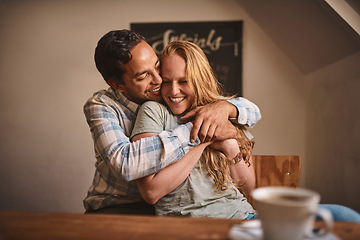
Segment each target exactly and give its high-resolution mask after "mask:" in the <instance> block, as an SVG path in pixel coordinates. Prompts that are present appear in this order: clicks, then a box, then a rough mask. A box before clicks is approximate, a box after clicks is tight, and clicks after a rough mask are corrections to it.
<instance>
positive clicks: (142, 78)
mask: <svg viewBox="0 0 360 240" xmlns="http://www.w3.org/2000/svg"><path fill="white" fill-rule="evenodd" d="M147 76H148V74H147V73H145V74H143V75H141V76H140V77H138V78H137V79H136V80H137V81H141V80H144V79H145V78H146V77H147Z"/></svg>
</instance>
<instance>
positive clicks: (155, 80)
mask: <svg viewBox="0 0 360 240" xmlns="http://www.w3.org/2000/svg"><path fill="white" fill-rule="evenodd" d="M153 76H154V77H153V84H161V83H162V78H161V76H160V74H159V72H158V71H155V73H154V74H153Z"/></svg>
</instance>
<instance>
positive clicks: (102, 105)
mask: <svg viewBox="0 0 360 240" xmlns="http://www.w3.org/2000/svg"><path fill="white" fill-rule="evenodd" d="M230 102H232V103H233V104H234V105H235V106H236V107H237V109H238V111H239V117H238V122H239V123H241V124H247V125H249V126H250V127H252V126H253V125H255V123H256V122H257V121H258V120H260V118H261V115H260V111H259V108H258V107H257V106H256V105H255V104H253V103H251V102H250V101H248V100H246V99H244V98H236V99H234V100H230ZM138 107H139V105H138V104H136V103H134V102H131V101H130V100H128V99H127V98H126V97H125V96H124V95H123V94H122V93H120V92H118V91H116V90H114V89H112V88H109V89H107V90H101V91H98V92H96V93H94V95H93V96H92V97H91V98H90V99H89V100H88V101H87V102H86V103H85V105H84V113H85V116H86V120H87V123H88V124H89V127H90V131H91V134H92V138H93V140H94V148H95V157H96V163H95V167H96V170H95V175H94V179H93V183H92V186H91V187H90V188H89V190H88V194H87V197H86V198H85V199H84V206H85V209H86V210H97V209H101V208H104V207H109V206H113V205H117V204H123V203H131V202H139V201H142V198H141V195H140V193H139V190H138V188H137V185H136V181H133V180H136V179H138V178H142V177H145V176H149V175H151V174H154V173H157V172H159V171H160V170H161V169H163V168H165V167H166V166H169V165H170V164H172V163H174V162H176V161H178V160H180V159H181V158H182V157H183V156H184V155H185V154H186V153H187V152H188V151H189V150H190V149H191V148H192V147H193V146H194V145H196V144H198V141H197V142H195V143H191V142H190V141H189V139H190V131H191V128H192V124H191V123H186V124H184V125H181V126H179V127H177V128H176V129H173V130H172V131H164V132H162V133H160V134H159V135H155V136H152V137H150V138H143V139H140V140H139V141H136V142H132V143H131V142H130V140H129V136H130V134H131V131H132V128H133V125H134V123H135V120H136V115H137V111H138Z"/></svg>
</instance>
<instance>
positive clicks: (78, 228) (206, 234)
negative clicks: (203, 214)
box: [0, 211, 360, 240]
mask: <svg viewBox="0 0 360 240" xmlns="http://www.w3.org/2000/svg"><path fill="white" fill-rule="evenodd" d="M241 222H242V220H224V219H208V218H207V219H206V218H180V217H155V216H132V215H105V214H91V215H90V214H82V213H50V212H16V211H0V239H1V240H12V239H24V240H32V239H36V240H38V239H41V240H42V239H44V240H48V239H49V240H50V239H55V240H56V239H61V240H68V239H69V240H71V239H77V240H78V239H86V240H89V239H96V240H102V239H105V240H111V239H116V240H119V239H126V240H127V239H141V240H152V239H154V240H155V239H156V240H160V239H170V240H177V239H186V240H191V239H204V240H211V239H229V230H230V228H231V226H232V225H233V224H236V223H241ZM316 224H317V225H321V224H322V223H321V222H317V223H316ZM333 233H335V234H336V235H337V236H339V237H340V238H341V239H344V240H347V239H354V240H355V239H357V240H358V239H360V224H357V223H353V222H336V223H335V227H334V229H333Z"/></svg>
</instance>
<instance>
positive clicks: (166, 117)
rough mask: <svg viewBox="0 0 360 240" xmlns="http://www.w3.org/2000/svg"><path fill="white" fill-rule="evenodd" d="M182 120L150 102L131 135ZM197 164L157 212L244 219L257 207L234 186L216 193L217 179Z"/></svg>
mask: <svg viewBox="0 0 360 240" xmlns="http://www.w3.org/2000/svg"><path fill="white" fill-rule="evenodd" d="M179 123H180V122H179V119H178V117H177V116H175V115H173V114H172V113H171V112H170V111H169V110H168V108H167V107H165V106H164V105H162V104H160V103H157V102H153V101H149V102H146V103H144V104H143V105H142V106H141V108H140V110H139V113H138V115H137V120H136V122H135V126H134V128H133V132H132V134H131V137H132V136H134V135H136V134H139V133H144V132H153V133H160V132H162V131H164V130H171V129H173V128H175V127H177V126H178V125H179ZM200 165H201V164H196V166H195V167H194V169H193V170H192V171H191V173H190V175H189V176H188V178H187V179H186V180H185V181H184V182H183V183H182V184H181V185H180V186H179V187H178V188H177V189H175V190H174V191H172V192H171V193H169V194H167V195H166V196H164V197H162V198H161V199H160V200H159V201H158V202H157V203H156V204H155V210H156V215H170V216H192V217H214V218H239V219H245V218H246V217H247V216H248V215H249V213H255V210H254V209H253V208H252V206H251V205H250V204H249V203H248V202H247V199H246V198H245V197H244V196H243V195H242V194H241V193H240V192H239V191H238V190H237V189H236V188H235V187H234V186H233V187H234V189H235V190H233V189H227V190H225V191H221V192H215V190H214V189H215V188H214V187H215V182H214V180H213V178H212V177H211V176H210V174H209V173H208V172H207V169H206V167H205V166H203V167H200Z"/></svg>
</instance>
